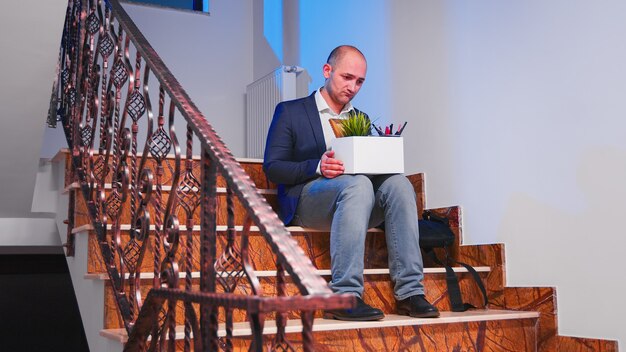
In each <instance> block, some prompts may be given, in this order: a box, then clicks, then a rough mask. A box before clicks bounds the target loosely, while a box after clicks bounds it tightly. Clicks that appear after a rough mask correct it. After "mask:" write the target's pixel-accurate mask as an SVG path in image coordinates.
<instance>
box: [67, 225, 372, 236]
mask: <svg viewBox="0 0 626 352" xmlns="http://www.w3.org/2000/svg"><path fill="white" fill-rule="evenodd" d="M112 228H113V226H112V225H111V224H108V225H107V230H111V229H112ZM285 228H286V229H287V231H289V232H296V233H300V232H328V231H323V230H316V229H312V228H309V227H302V226H286V227H285ZM93 229H94V227H93V225H91V224H85V225H81V226H77V227H75V228H73V229H72V233H73V234H76V233H80V232H84V231H91V230H93ZM155 229H156V226H155V225H150V231H154V230H155ZM120 230H122V231H128V230H130V224H122V225H120ZM179 230H180V231H187V226H186V225H180V226H179ZM227 230H228V226H226V225H218V226H217V227H216V231H219V232H224V231H227ZM235 230H236V231H238V232H239V231H243V226H242V225H238V226H235ZM192 231H195V232H197V231H200V225H194V226H193V229H192ZM258 231H259V227H258V226H250V232H258ZM367 232H368V233H378V232H381V233H382V232H384V231H383V230H382V229H378V228H371V229H368V230H367Z"/></svg>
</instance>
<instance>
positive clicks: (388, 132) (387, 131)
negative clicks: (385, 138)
mask: <svg viewBox="0 0 626 352" xmlns="http://www.w3.org/2000/svg"><path fill="white" fill-rule="evenodd" d="M390 133H391V132H390V131H389V126H387V127H385V135H388V134H390Z"/></svg>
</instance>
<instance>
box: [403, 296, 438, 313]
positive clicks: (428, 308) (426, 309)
mask: <svg viewBox="0 0 626 352" xmlns="http://www.w3.org/2000/svg"><path fill="white" fill-rule="evenodd" d="M396 309H397V311H398V314H403V315H410V316H412V317H413V318H437V317H438V316H439V311H438V310H437V308H435V307H434V306H433V305H432V304H430V303H428V301H427V300H426V298H424V295H415V296H411V297H409V298H406V299H403V300H401V301H397V302H396Z"/></svg>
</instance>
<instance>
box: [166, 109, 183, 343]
mask: <svg viewBox="0 0 626 352" xmlns="http://www.w3.org/2000/svg"><path fill="white" fill-rule="evenodd" d="M174 115H175V105H174V102H173V101H171V100H170V110H169V119H168V126H169V136H170V141H171V145H172V148H173V149H174V164H175V167H174V178H173V180H172V188H171V192H170V195H169V197H168V200H167V206H166V208H165V216H164V218H165V228H166V230H165V234H166V236H164V238H163V252H164V254H165V258H164V260H163V263H161V282H162V283H164V284H166V285H167V287H169V288H173V289H178V278H179V269H178V261H177V260H176V255H177V252H178V246H179V243H180V227H179V221H178V215H177V189H178V180H179V179H180V158H181V157H180V146H179V145H178V138H177V137H176V131H175V128H174ZM165 325H166V326H164V330H165V328H167V330H168V332H169V333H168V349H169V350H170V351H173V350H174V347H175V341H176V300H169V301H168V310H167V319H166V323H165Z"/></svg>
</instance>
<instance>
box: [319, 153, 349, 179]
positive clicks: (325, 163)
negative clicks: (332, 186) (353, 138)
mask: <svg viewBox="0 0 626 352" xmlns="http://www.w3.org/2000/svg"><path fill="white" fill-rule="evenodd" d="M334 156H335V152H334V151H332V150H329V151H327V152H326V153H324V155H322V160H321V162H320V172H321V173H322V176H324V177H326V178H335V177H337V176H339V175H341V174H343V170H344V168H343V161H341V160H337V159H335V158H333V157H334Z"/></svg>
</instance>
